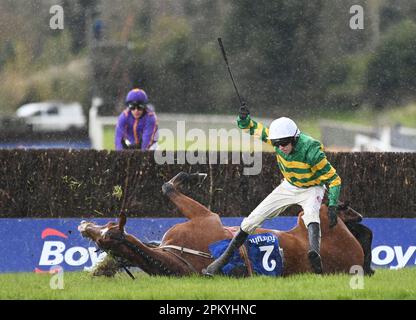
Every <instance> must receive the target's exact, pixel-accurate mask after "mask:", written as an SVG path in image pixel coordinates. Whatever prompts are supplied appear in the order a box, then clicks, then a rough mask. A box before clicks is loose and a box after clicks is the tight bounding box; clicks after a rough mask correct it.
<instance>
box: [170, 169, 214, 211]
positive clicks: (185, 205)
mask: <svg viewBox="0 0 416 320" xmlns="http://www.w3.org/2000/svg"><path fill="white" fill-rule="evenodd" d="M199 177H200V175H199V174H188V173H186V172H180V173H179V174H177V175H176V176H175V177H173V178H172V179H171V180H170V181H168V182H166V183H164V184H163V186H162V192H163V194H164V195H166V196H167V197H168V198H169V199H170V201H172V202H173V203H174V204H175V205H176V207H177V208H178V209H179V211H180V212H181V213H182V214H183V215H184V216H185V217H186V218H188V219H193V218H197V217H203V216H206V215H207V214H212V212H211V210H209V209H208V208H207V207H205V206H203V205H202V204H200V203H199V202H197V201H195V200H193V199H191V198H189V197H187V196H185V195H184V194H183V193H181V192H179V191H178V190H177V189H176V186H178V185H180V184H181V183H183V182H185V181H188V180H189V179H192V180H194V179H195V180H196V179H198V178H199Z"/></svg>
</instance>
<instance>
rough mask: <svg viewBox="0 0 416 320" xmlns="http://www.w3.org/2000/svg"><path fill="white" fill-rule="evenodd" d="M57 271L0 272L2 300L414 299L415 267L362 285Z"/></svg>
mask: <svg viewBox="0 0 416 320" xmlns="http://www.w3.org/2000/svg"><path fill="white" fill-rule="evenodd" d="M53 279H55V278H53V275H49V274H34V273H19V274H1V275H0V299H42V300H45V299H46V300H49V299H99V300H102V299H106V300H107V299H110V300H114V299H140V300H215V299H220V300H286V299H291V300H299V299H325V300H332V299H342V300H349V299H374V300H379V299H380V300H385V299H416V268H407V269H401V270H386V269H383V270H377V272H376V274H375V276H373V277H364V279H363V281H364V282H363V288H362V289H352V288H351V286H350V284H351V282H352V283H353V284H357V283H359V282H357V281H355V280H356V278H354V276H353V275H328V276H316V275H312V274H303V275H297V276H292V277H287V278H271V277H253V278H246V279H235V278H226V277H215V278H203V277H196V276H195V277H188V278H168V277H150V276H147V275H145V274H142V273H139V274H136V280H135V281H133V280H131V279H130V278H129V277H128V276H127V275H126V274H118V275H116V277H114V278H103V277H99V278H93V277H92V276H91V275H90V274H88V273H84V272H66V273H64V274H63V285H64V286H63V289H62V290H53V289H51V287H50V282H51V280H53Z"/></svg>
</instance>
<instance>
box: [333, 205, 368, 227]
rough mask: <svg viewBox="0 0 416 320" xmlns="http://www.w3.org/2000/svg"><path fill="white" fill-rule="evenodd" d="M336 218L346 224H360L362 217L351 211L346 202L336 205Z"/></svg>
mask: <svg viewBox="0 0 416 320" xmlns="http://www.w3.org/2000/svg"><path fill="white" fill-rule="evenodd" d="M338 217H339V218H340V219H341V220H342V221H344V222H345V223H347V222H361V220H363V216H362V215H361V214H360V213H358V212H357V211H355V210H354V209H352V208H351V207H350V205H349V203H348V202H344V203H340V204H339V205H338Z"/></svg>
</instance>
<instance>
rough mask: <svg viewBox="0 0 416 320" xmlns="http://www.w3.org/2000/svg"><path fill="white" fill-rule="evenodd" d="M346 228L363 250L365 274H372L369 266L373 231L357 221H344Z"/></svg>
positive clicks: (372, 271)
mask: <svg viewBox="0 0 416 320" xmlns="http://www.w3.org/2000/svg"><path fill="white" fill-rule="evenodd" d="M345 225H346V226H347V228H348V230H349V231H350V232H351V233H352V234H353V236H354V237H355V238H356V239H357V240H358V242H359V243H360V245H361V247H362V248H363V251H364V265H363V269H364V273H365V274H366V275H369V276H371V275H373V274H374V270H373V269H372V268H371V259H372V255H371V243H372V242H373V232H372V231H371V230H370V229H369V228H368V227H366V226H365V225H363V224H361V223H357V222H347V223H345Z"/></svg>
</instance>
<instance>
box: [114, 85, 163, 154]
mask: <svg viewBox="0 0 416 320" xmlns="http://www.w3.org/2000/svg"><path fill="white" fill-rule="evenodd" d="M126 106H127V108H126V109H125V110H124V111H123V112H122V113H121V114H120V116H119V117H118V121H117V126H116V137H115V145H116V150H123V149H140V150H155V149H156V148H157V140H158V138H159V135H158V123H157V118H156V113H155V111H154V109H153V106H152V105H150V104H148V98H147V94H146V92H144V90H142V89H138V88H136V89H133V90H131V91H130V92H129V93H128V94H127V97H126Z"/></svg>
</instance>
